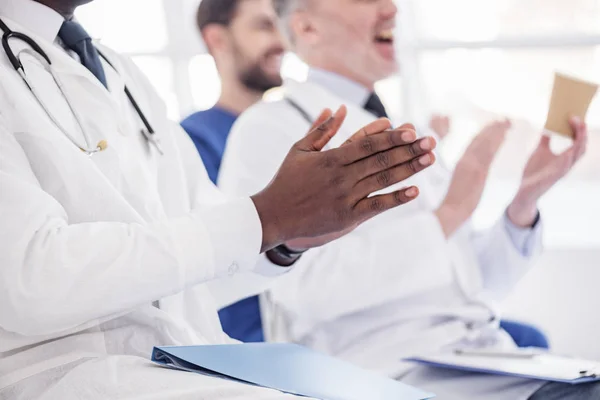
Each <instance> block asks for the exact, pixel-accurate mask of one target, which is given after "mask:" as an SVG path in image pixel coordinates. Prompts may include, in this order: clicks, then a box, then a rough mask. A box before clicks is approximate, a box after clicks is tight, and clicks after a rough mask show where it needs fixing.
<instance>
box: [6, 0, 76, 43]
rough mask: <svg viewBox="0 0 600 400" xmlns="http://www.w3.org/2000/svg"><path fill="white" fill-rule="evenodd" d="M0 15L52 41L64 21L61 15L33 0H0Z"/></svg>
mask: <svg viewBox="0 0 600 400" xmlns="http://www.w3.org/2000/svg"><path fill="white" fill-rule="evenodd" d="M0 15H2V16H5V17H6V18H9V19H10V20H12V21H14V22H16V23H17V24H19V25H21V26H22V27H24V28H26V29H27V30H28V31H30V32H32V33H34V34H35V35H37V36H39V37H40V38H42V39H44V40H47V41H49V42H50V43H53V42H54V41H55V40H56V37H57V36H58V31H59V30H60V27H61V26H62V24H63V22H64V20H65V19H64V18H63V17H62V15H60V14H59V13H57V12H56V11H54V10H53V9H51V8H50V7H47V6H45V5H43V4H40V3H38V2H36V1H33V0H2V1H1V2H0Z"/></svg>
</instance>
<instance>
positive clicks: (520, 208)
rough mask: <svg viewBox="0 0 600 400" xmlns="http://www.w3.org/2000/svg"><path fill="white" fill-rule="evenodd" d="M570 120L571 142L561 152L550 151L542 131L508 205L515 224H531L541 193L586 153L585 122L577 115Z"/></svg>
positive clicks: (523, 225)
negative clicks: (573, 135)
mask: <svg viewBox="0 0 600 400" xmlns="http://www.w3.org/2000/svg"><path fill="white" fill-rule="evenodd" d="M569 122H570V124H571V128H572V129H573V131H574V132H575V139H574V141H573V145H572V146H571V147H570V148H569V149H567V150H566V151H564V152H563V153H561V154H554V153H552V150H551V149H550V137H549V136H547V135H542V138H541V140H540V143H539V145H538V147H537V148H536V149H535V151H534V152H533V153H532V154H531V157H530V158H529V161H528V162H527V165H526V166H525V170H524V171H523V179H522V181H521V186H520V188H519V190H518V192H517V195H516V196H515V199H514V200H513V201H512V203H511V204H510V206H509V207H508V217H509V218H510V220H511V221H512V222H513V223H514V224H515V225H518V226H522V227H527V226H531V224H532V223H533V222H534V221H535V218H536V217H537V202H538V200H539V199H540V197H542V196H543V195H544V194H545V193H546V192H547V191H548V190H550V188H551V187H552V186H554V185H555V184H556V183H557V182H558V181H559V180H561V179H562V178H564V177H565V175H567V174H568V173H569V172H570V171H571V169H573V166H575V164H576V163H577V162H578V161H579V160H580V159H581V157H583V155H584V154H585V151H586V149H587V142H588V132H587V126H586V124H585V123H584V122H583V121H581V119H580V118H577V117H575V118H573V119H571V120H570V121H569Z"/></svg>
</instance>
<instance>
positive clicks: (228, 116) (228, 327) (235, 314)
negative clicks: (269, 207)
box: [181, 106, 265, 342]
mask: <svg viewBox="0 0 600 400" xmlns="http://www.w3.org/2000/svg"><path fill="white" fill-rule="evenodd" d="M236 119H237V115H235V114H233V113H231V112H229V111H227V110H224V109H222V108H220V107H217V106H215V107H213V108H211V109H210V110H206V111H200V112H197V113H195V114H192V115H190V116H189V117H187V118H186V119H184V120H183V121H182V122H181V126H182V127H183V129H185V131H186V132H187V133H188V135H190V137H191V138H192V140H193V141H194V144H195V145H196V148H197V149H198V153H200V157H202V161H203V162H204V166H205V167H206V171H207V172H208V176H209V177H210V180H211V181H213V183H215V184H216V183H217V178H218V176H219V169H220V168H221V161H222V159H223V153H224V152H225V145H226V144H227V137H228V136H229V132H230V131H231V127H232V126H233V124H234V123H235V120H236ZM219 319H220V320H221V325H222V326H223V330H224V331H225V333H227V334H228V335H229V336H230V337H232V338H234V339H237V340H240V341H242V342H264V340H265V338H264V334H263V330H262V320H261V316H260V306H259V300H258V296H252V297H249V298H247V299H244V300H241V301H239V302H237V303H235V304H232V305H231V306H229V307H225V308H223V309H222V310H220V311H219Z"/></svg>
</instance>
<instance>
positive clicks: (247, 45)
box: [181, 0, 284, 342]
mask: <svg viewBox="0 0 600 400" xmlns="http://www.w3.org/2000/svg"><path fill="white" fill-rule="evenodd" d="M277 20H278V17H277V14H276V13H275V9H274V7H273V2H272V0H203V1H202V2H201V3H200V7H199V8H198V15H197V22H198V28H199V30H200V34H201V35H202V38H203V39H204V42H205V43H206V47H207V49H208V51H209V53H210V54H211V55H212V56H213V58H214V60H215V63H216V65H217V70H218V71H219V76H220V77H221V96H220V98H219V101H217V104H216V105H215V106H214V107H213V108H211V109H209V110H206V111H200V112H197V113H195V114H193V115H191V116H189V117H188V118H186V119H185V120H183V122H182V123H181V126H182V127H183V129H185V130H186V132H187V133H188V134H189V135H190V137H191V138H192V140H193V141H194V144H195V145H196V148H197V149H198V152H199V153H200V156H201V157H202V161H203V162H204V166H205V167H206V170H207V172H208V176H209V177H210V179H211V180H212V181H213V183H215V184H216V183H217V178H218V175H219V168H220V166H221V159H222V157H223V152H224V151H225V144H226V143H227V137H228V136H229V131H230V130H231V127H232V126H233V124H234V122H235V121H236V119H237V117H238V116H239V115H240V114H241V113H243V112H244V111H245V110H246V109H247V108H248V107H250V106H251V105H253V104H255V103H256V102H258V101H259V100H261V98H262V96H263V94H264V93H265V92H266V91H267V90H269V89H272V88H274V87H277V86H281V84H282V79H281V75H280V73H279V71H280V68H281V57H282V55H283V52H284V43H283V38H282V36H281V34H280V31H279V29H278V27H277ZM219 318H220V320H221V324H222V325H223V330H224V331H225V332H226V333H227V334H228V335H229V336H231V337H232V338H234V339H238V340H241V341H244V342H262V341H264V335H263V331H262V321H261V317H260V312H259V304H258V297H249V298H247V299H243V300H241V301H239V302H237V303H235V304H233V305H230V306H228V307H225V308H223V309H222V310H220V311H219Z"/></svg>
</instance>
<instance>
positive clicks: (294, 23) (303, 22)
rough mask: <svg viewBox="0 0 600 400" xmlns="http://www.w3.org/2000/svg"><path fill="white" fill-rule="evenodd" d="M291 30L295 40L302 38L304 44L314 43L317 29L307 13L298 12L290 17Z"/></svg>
mask: <svg viewBox="0 0 600 400" xmlns="http://www.w3.org/2000/svg"><path fill="white" fill-rule="evenodd" d="M289 23H290V29H291V31H292V33H293V35H294V38H297V39H298V38H302V40H303V41H304V42H308V43H314V42H315V40H316V38H317V34H316V33H317V29H316V27H315V25H314V23H313V21H312V20H311V18H310V15H309V14H308V13H307V12H306V11H302V10H301V11H296V12H295V13H294V14H293V15H291V16H290V22H289Z"/></svg>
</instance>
